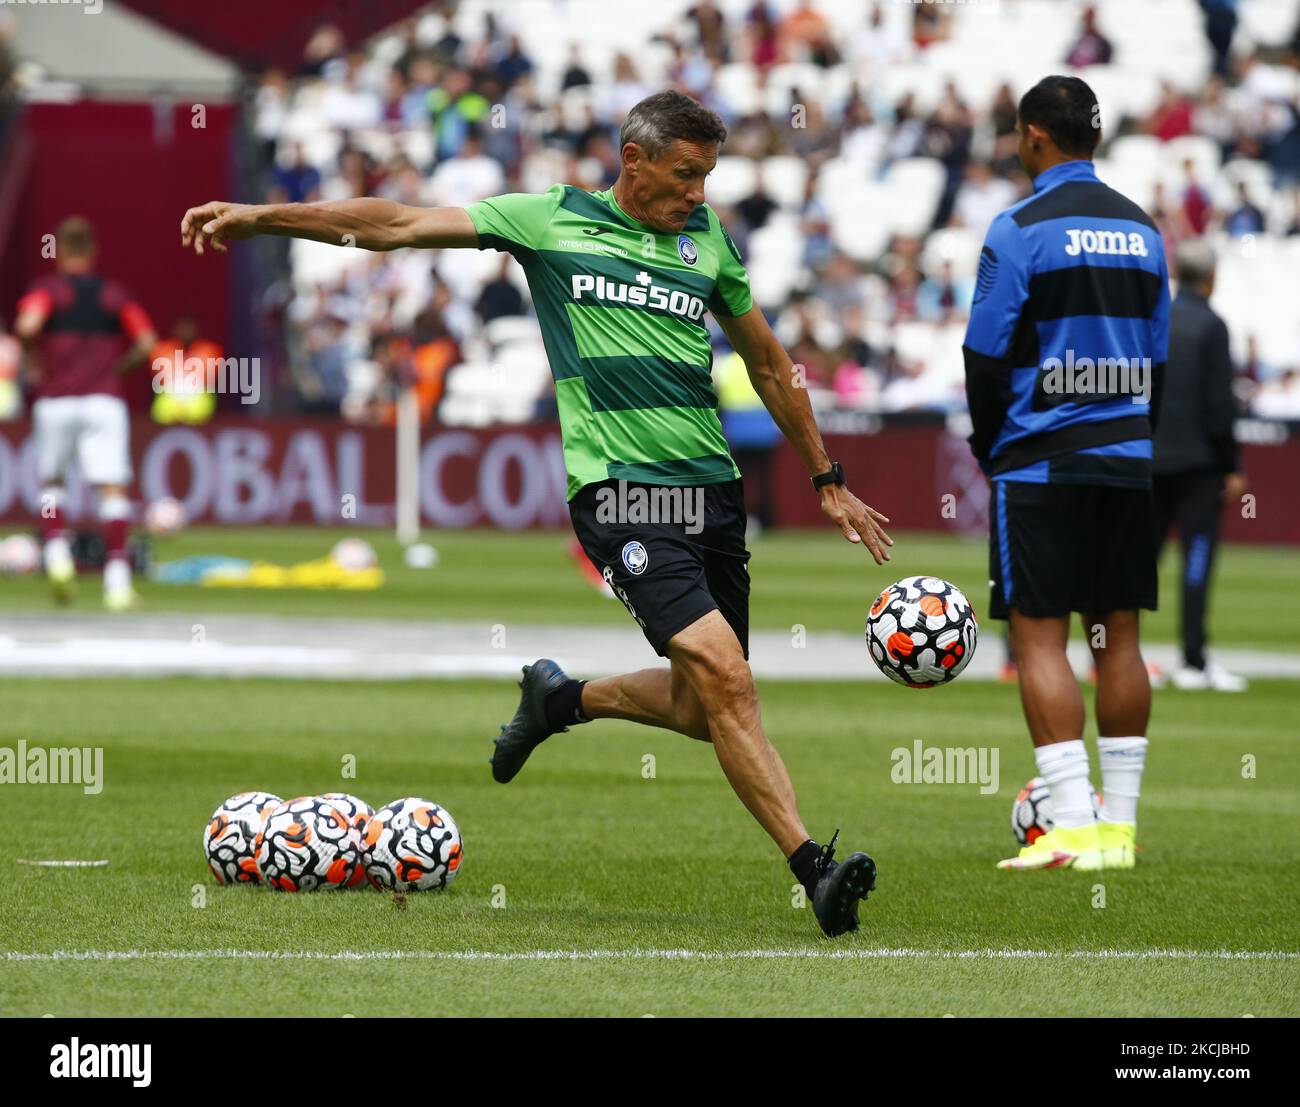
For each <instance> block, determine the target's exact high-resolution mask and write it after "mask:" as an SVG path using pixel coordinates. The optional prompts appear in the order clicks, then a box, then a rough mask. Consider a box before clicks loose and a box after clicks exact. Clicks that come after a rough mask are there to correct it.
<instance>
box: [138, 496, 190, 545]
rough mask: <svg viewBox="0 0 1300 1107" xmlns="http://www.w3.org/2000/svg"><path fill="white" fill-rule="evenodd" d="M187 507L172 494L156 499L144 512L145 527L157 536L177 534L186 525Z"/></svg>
mask: <svg viewBox="0 0 1300 1107" xmlns="http://www.w3.org/2000/svg"><path fill="white" fill-rule="evenodd" d="M185 522H186V519H185V507H184V505H183V504H182V503H181V502H180V500H178V499H175V498H174V497H172V496H163V497H162V499H159V500H154V501H153V503H151V504H150V505H149V506H148V507H147V508H146V509H145V513H144V529H145V530H147V531H148V532H149V533H150V534H152V535H153V536H154V537H155V538H162V537H164V536H166V535H168V534H175V533H176V532H177V531H178V530H180V529H181V528H182V527H183V526H184V525H185Z"/></svg>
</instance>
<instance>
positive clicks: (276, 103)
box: [252, 69, 290, 161]
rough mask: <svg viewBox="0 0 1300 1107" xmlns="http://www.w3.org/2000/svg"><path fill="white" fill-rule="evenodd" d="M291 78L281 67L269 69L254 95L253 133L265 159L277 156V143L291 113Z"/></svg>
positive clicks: (269, 159) (268, 159)
mask: <svg viewBox="0 0 1300 1107" xmlns="http://www.w3.org/2000/svg"><path fill="white" fill-rule="evenodd" d="M289 92H290V89H289V78H288V77H286V76H285V75H284V71H283V70H280V69H268V70H267V71H266V72H265V73H263V74H262V79H261V82H260V83H259V84H258V86H257V92H256V93H254V95H253V113H252V117H253V134H254V135H256V136H257V140H258V142H259V143H260V144H261V148H262V149H261V152H262V157H263V159H264V160H265V161H271V160H273V159H274V158H275V148H276V143H278V142H279V140H280V131H281V130H282V129H283V127H284V120H285V116H287V115H288V113H289Z"/></svg>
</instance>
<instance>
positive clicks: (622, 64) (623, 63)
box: [601, 53, 655, 125]
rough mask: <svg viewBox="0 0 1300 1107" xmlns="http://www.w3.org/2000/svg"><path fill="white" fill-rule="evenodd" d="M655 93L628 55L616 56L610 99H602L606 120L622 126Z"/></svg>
mask: <svg viewBox="0 0 1300 1107" xmlns="http://www.w3.org/2000/svg"><path fill="white" fill-rule="evenodd" d="M654 91H655V89H654V88H653V87H652V86H651V85H650V84H649V83H647V82H646V81H643V80H642V79H641V75H640V74H639V73H638V72H637V69H636V65H635V64H634V63H633V61H632V59H631V58H630V57H629V56H628V55H627V54H623V53H618V54H615V55H614V83H613V86H612V87H611V88H610V89H609V95H608V97H607V98H606V97H602V98H601V106H602V108H603V109H604V111H605V113H606V119H607V120H608V121H609V122H611V123H614V124H615V125H618V124H621V123H622V122H623V118H624V116H626V115H627V113H628V112H630V111H631V110H632V109H633V108H634V107H636V105H637V104H639V103H640V102H641V101H642V100H644V99H645V98H646V97H647V96H649V95H650V94H651V93H652V92H654Z"/></svg>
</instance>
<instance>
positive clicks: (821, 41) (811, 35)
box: [777, 0, 840, 68]
mask: <svg viewBox="0 0 1300 1107" xmlns="http://www.w3.org/2000/svg"><path fill="white" fill-rule="evenodd" d="M777 34H778V35H779V36H780V39H781V48H782V53H783V54H784V55H785V57H787V58H789V59H790V60H791V61H796V62H811V63H812V64H813V65H818V66H821V67H822V68H826V67H828V66H832V65H837V64H838V63H839V60H840V52H839V50H838V49H836V47H835V44H834V42H833V41H832V39H831V26H830V24H829V23H828V22H827V21H826V17H825V16H824V15H822V13H821V12H819V11H818V10H817V9H816V8H815V7H813V4H812V0H798V5H797V6H796V7H795V9H794V11H792V12H791V13H790V14H789V15H787V16H786V17H785V18H784V19H782V20H781V22H780V23H779V24H778V26H777Z"/></svg>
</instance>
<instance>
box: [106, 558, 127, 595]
mask: <svg viewBox="0 0 1300 1107" xmlns="http://www.w3.org/2000/svg"><path fill="white" fill-rule="evenodd" d="M130 587H131V563H130V562H129V561H128V560H127V559H126V558H124V557H110V558H109V559H108V560H107V561H106V562H104V591H105V592H125V591H127V590H128V589H129V588H130Z"/></svg>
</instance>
